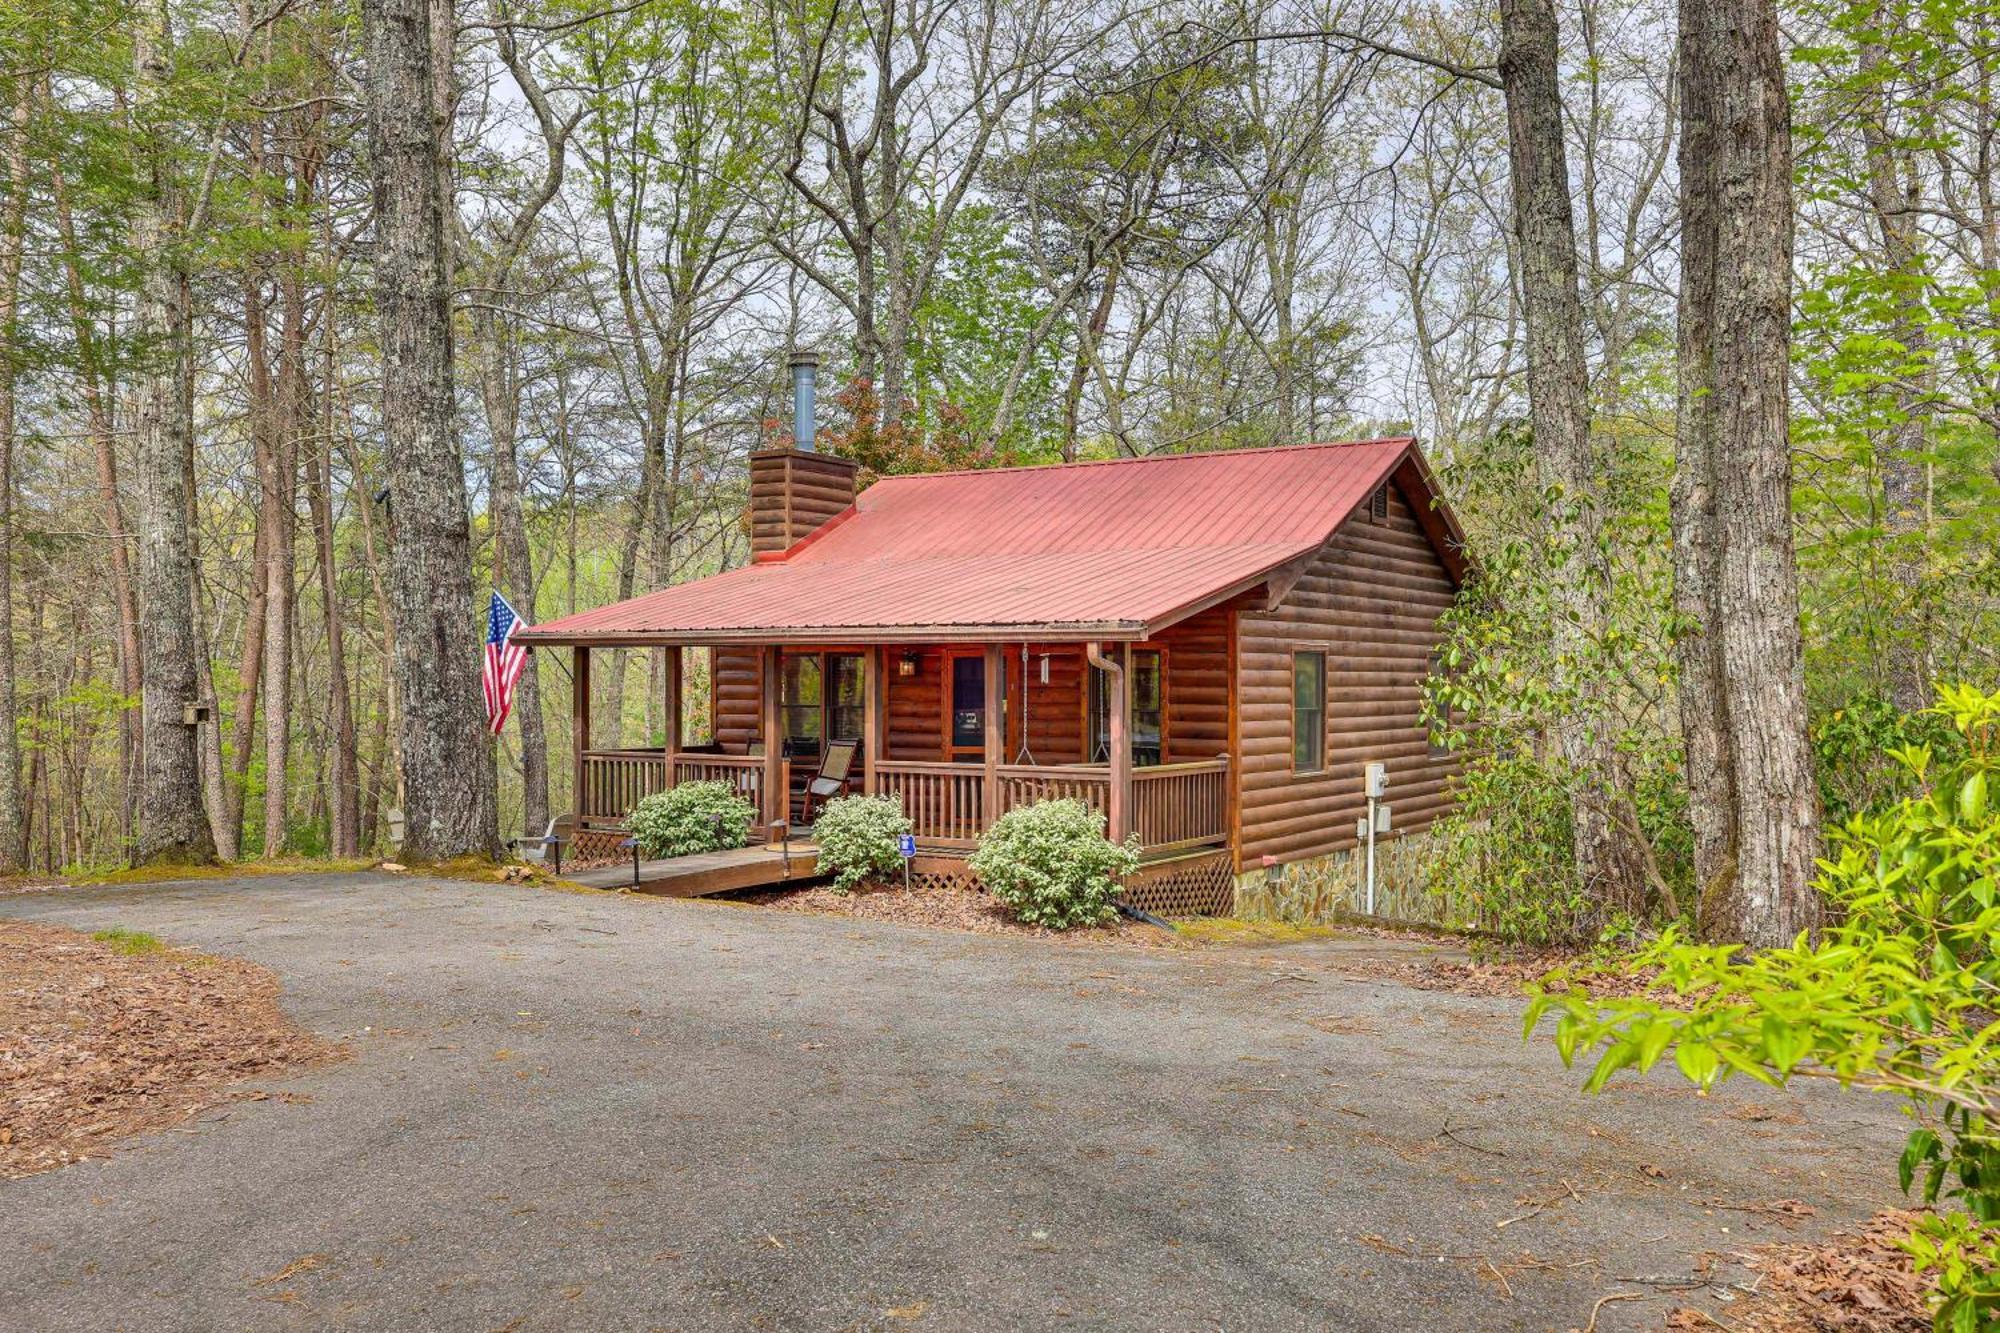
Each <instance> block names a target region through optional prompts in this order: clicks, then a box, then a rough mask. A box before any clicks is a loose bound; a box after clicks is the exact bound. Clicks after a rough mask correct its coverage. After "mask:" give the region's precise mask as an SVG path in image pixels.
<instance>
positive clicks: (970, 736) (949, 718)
mask: <svg viewBox="0 0 2000 1333" xmlns="http://www.w3.org/2000/svg"><path fill="white" fill-rule="evenodd" d="M944 667H945V671H944V696H945V697H944V708H945V713H944V753H945V758H946V759H948V760H950V761H951V762H952V763H954V764H979V763H984V762H985V761H986V651H985V650H984V649H982V648H972V649H954V650H952V651H950V652H947V653H946V654H945V659H944Z"/></svg>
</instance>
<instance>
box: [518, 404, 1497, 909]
mask: <svg viewBox="0 0 2000 1333" xmlns="http://www.w3.org/2000/svg"><path fill="white" fill-rule="evenodd" d="M804 420H806V421H809V420H810V416H809V415H806V416H805V417H804ZM802 435H803V439H802V441H801V443H802V445H803V447H790V448H784V449H772V450H767V451H764V452H761V453H758V454H755V455H753V456H752V458H751V460H750V515H749V520H750V534H751V550H752V556H751V560H750V563H748V564H747V565H745V566H743V567H741V568H737V569H733V570H729V571H727V572H724V573H720V574H716V575H713V576H710V577H707V578H702V579H697V580H694V581H692V582H689V583H683V584H679V585H676V586H674V587H670V588H663V589H661V590H659V591H657V592H652V593H647V594H645V595H643V596H639V597H634V598H632V599H630V600H627V601H622V602H618V603H615V604H612V605H609V606H604V607H600V608H597V609H595V610H590V611H583V612H579V613H577V614H575V615H571V616H566V617H564V618H562V619H560V620H555V621H552V622H550V623H547V624H544V625H541V626H538V627H536V628H534V629H532V630H523V631H521V632H520V634H519V637H520V639H521V640H522V641H523V642H526V643H530V644H532V645H534V646H535V647H537V648H542V649H557V648H568V649H570V650H571V651H572V652H573V654H574V661H573V667H572V671H571V678H572V680H573V682H574V688H575V695H574V700H575V702H574V708H573V725H574V728H575V735H574V738H573V739H574V752H575V763H576V771H575V774H574V780H575V786H574V790H575V791H576V792H577V793H579V801H578V804H579V807H580V808H579V809H578V810H577V812H576V815H577V817H578V819H579V821H580V827H584V828H591V827H596V828H615V827H616V826H618V825H619V824H620V823H621V822H622V821H623V820H624V818H625V817H626V814H627V813H628V812H629V810H630V809H631V807H632V805H633V804H634V803H636V802H637V801H638V800H639V799H640V798H641V797H643V796H645V795H647V794H648V793H651V792H654V791H659V790H663V789H665V788H667V787H670V786H672V785H673V784H676V783H682V782H689V781H697V780H704V779H720V780H723V781H726V782H729V783H731V784H733V785H734V786H735V787H736V788H737V789H738V790H739V791H740V792H742V793H743V794H744V795H745V796H746V797H747V798H748V799H749V800H750V801H751V802H752V803H753V804H754V805H756V806H757V807H758V808H759V810H760V811H761V812H762V817H763V819H764V820H765V821H766V822H767V823H769V824H771V825H773V826H775V825H777V824H778V823H779V822H780V821H786V822H788V823H789V822H792V821H794V820H795V819H796V818H797V813H798V811H799V801H800V795H801V793H802V791H803V789H804V787H805V785H806V783H807V782H808V781H809V780H810V779H811V778H812V776H813V775H814V773H815V772H816V771H817V769H818V766H819V762H820V758H821V756H822V754H823V753H824V751H825V747H826V745H827V744H828V742H829V741H831V740H836V739H851V740H855V741H858V742H859V743H860V749H859V762H858V763H857V764H856V765H855V770H854V773H853V775H852V777H851V779H850V785H851V789H852V790H854V791H859V792H867V793H876V794H882V795H887V796H892V797H894V798H896V799H897V800H899V801H901V802H902V805H903V808H904V810H905V812H906V813H907V814H908V816H909V818H910V820H911V821H912V824H913V826H914V831H915V834H916V837H917V839H918V841H919V846H920V849H921V860H920V863H919V865H920V868H921V869H922V870H923V872H924V873H925V874H930V875H952V874H961V875H962V874H966V873H968V872H965V871H964V870H963V858H964V856H965V854H966V853H967V852H968V851H969V850H970V849H971V848H972V847H973V846H974V844H975V843H976V841H977V839H978V837H979V835H980V833H981V831H982V830H983V829H984V828H986V827H987V826H988V825H989V824H990V823H991V822H992V821H993V820H995V819H997V818H998V817H999V816H1000V815H1001V814H1003V813H1004V812H1006V811H1008V810H1010V809H1013V808H1015V807H1017V806H1020V805H1024V804H1029V803H1032V802H1034V801H1037V800H1041V799H1045V798H1050V797H1074V798H1077V799H1080V800H1082V801H1084V802H1086V803H1088V804H1089V805H1091V806H1092V807H1094V808H1095V809H1097V810H1099V811H1101V812H1102V813H1103V814H1104V815H1105V816H1106V819H1107V821H1108V831H1109V833H1110V836H1111V837H1113V838H1114V839H1117V840H1120V841H1123V840H1125V839H1127V838H1130V837H1136V838H1137V839H1138V841H1139V843H1140V845H1141V847H1142V848H1143V852H1142V857H1143V860H1142V866H1141V870H1140V872H1139V874H1138V875H1137V876H1135V877H1134V879H1133V881H1132V882H1131V883H1130V884H1129V885H1128V889H1129V890H1130V891H1129V892H1128V895H1127V899H1128V901H1130V902H1132V903H1133V904H1134V905H1137V906H1146V907H1150V908H1151V909H1152V910H1156V911H1163V912H1170V913H1176V914H1226V913H1227V912H1228V911H1229V910H1230V907H1231V903H1232V898H1233V894H1234V892H1235V889H1236V886H1237V883H1238V880H1239V878H1240V877H1243V876H1245V875H1256V874H1261V873H1263V871H1264V870H1265V869H1266V868H1268V867H1270V866H1271V865H1273V864H1274V863H1288V862H1300V861H1307V860H1310V859H1312V858H1316V857H1324V856H1327V855H1329V854H1331V853H1336V852H1341V851H1343V850H1344V849H1350V848H1352V847H1353V846H1354V844H1355V842H1356V837H1357V833H1356V819H1357V816H1358V815H1360V814H1361V812H1362V811H1363V809H1364V808H1365V798H1364V796H1363V791H1362V784H1363V771H1364V766H1365V765H1367V764H1369V763H1371V762H1380V763H1382V764H1384V765H1385V766H1386V773H1387V779H1388V792H1387V795H1386V798H1385V799H1386V800H1388V801H1389V802H1390V803H1391V805H1392V808H1393V810H1394V813H1395V824H1396V827H1397V829H1398V831H1399V832H1403V833H1408V832H1414V831H1418V830H1421V829H1423V828H1425V827H1426V826H1428V825H1429V824H1430V823H1431V821H1433V820H1434V819H1436V818H1437V817H1438V815H1440V814H1441V813H1442V812H1443V811H1445V810H1446V809H1447V808H1448V804H1449V802H1450V800H1451V794H1450V782H1451V779H1452V777H1453V776H1454V773H1455V771H1456V764H1455V761H1454V759H1453V758H1452V757H1451V756H1450V755H1449V754H1447V753H1444V752H1442V751H1440V750H1439V749H1437V748H1436V747H1434V746H1433V745H1432V744H1431V743H1430V738H1429V735H1428V733H1427V731H1426V728H1425V726H1424V723H1423V721H1422V719H1421V716H1420V704H1421V698H1422V690H1421V682H1422V681H1423V679H1424V677H1425V676H1426V674H1427V673H1428V671H1429V666H1430V662H1431V658H1432V654H1433V652H1434V650H1435V649H1436V646H1437V642H1438V637H1439V630H1438V618H1439V616H1440V615H1441V614H1442V613H1443V612H1444V611H1445V610H1446V608H1447V607H1448V606H1449V605H1450V604H1451V601H1452V599H1453V597H1454V595H1455V593H1456V591H1457V589H1458V586H1459V583H1460V581H1461V579H1462V578H1463V576H1464V572H1465V548H1464V540H1463V536H1462V534H1461V532H1460V530H1459V528H1458V526H1457V524H1456V522H1455V521H1454V519H1453V517H1452V515H1451V513H1450V511H1449V510H1448V509H1447V508H1446V507H1445V506H1444V504H1443V503H1442V502H1441V500H1440V497H1439V495H1438V491H1437V487H1436V485H1435V483H1434V481H1433V479H1432V476H1431V473H1430V471H1429V469H1428V468H1427V466H1426V465H1425V462H1424V459H1423V455H1422V453H1421V452H1420V450H1419V449H1418V446H1417V443H1416V441H1415V440H1412V439H1408V438H1399V439H1376V440H1355V441H1346V442H1340V443H1328V444H1309V445H1296V446H1279V447H1274V448H1263V449H1243V450H1234V451H1228V452H1218V453H1190V454H1176V455H1170V456H1156V457H1146V458H1137V459H1120V460H1115V461H1106V462H1086V463H1072V464H1057V465H1050V466H1039V467H1013V468H998V469H991V470H984V471H970V472H948V473H933V474H926V475H914V476H892V477H884V478H882V479H880V480H878V481H876V482H875V483H874V484H873V485H871V486H869V487H868V488H867V489H865V490H863V491H861V492H860V493H859V494H857V493H856V489H855V481H856V472H857V467H856V464H855V463H854V462H853V461H852V460H850V459H845V458H840V457H836V456H833V455H831V454H827V453H823V452H818V451H816V450H814V449H813V448H812V447H811V435H810V432H809V431H804V432H802ZM614 648H625V649H634V648H653V649H664V650H666V651H665V652H664V653H663V654H662V657H663V659H664V670H663V671H662V673H661V675H662V676H663V677H664V690H665V698H664V701H663V703H664V716H665V727H664V733H665V744H663V745H661V746H659V747H657V748H643V749H632V748H617V749H600V748H596V747H594V746H593V744H592V737H591V716H590V696H591V690H590V671H591V660H592V653H593V652H595V651H599V650H604V649H614ZM688 650H705V651H706V652H707V653H708V655H709V657H708V666H709V669H708V672H707V675H708V687H709V701H708V704H709V706H708V718H709V726H708V728H707V734H706V735H705V736H700V737H697V736H693V735H689V734H687V732H688V728H687V727H685V726H684V725H683V723H684V719H683V712H684V710H683V688H682V680H683V674H684V662H685V656H684V655H685V653H686V652H687V651H688Z"/></svg>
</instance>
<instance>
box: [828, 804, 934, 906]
mask: <svg viewBox="0 0 2000 1333" xmlns="http://www.w3.org/2000/svg"><path fill="white" fill-rule="evenodd" d="M909 831H910V817H909V816H908V815H906V814H904V813H903V803H902V802H901V801H899V800H897V799H896V798H895V797H893V796H843V797H841V798H839V799H838V800H833V801H828V802H827V803H826V806H825V808H823V809H822V810H821V811H820V812H819V818H818V819H815V820H814V821H813V826H812V838H813V842H814V844H815V845H816V846H817V847H818V848H819V868H820V869H821V870H822V871H832V872H833V887H834V888H835V889H836V890H837V891H839V892H841V893H847V892H850V891H852V890H853V889H854V888H855V886H857V885H859V884H860V883H861V882H862V881H863V880H866V879H871V878H875V877H877V876H881V877H884V878H886V877H888V876H890V875H893V874H895V873H896V872H897V871H898V870H900V869H902V866H903V854H902V851H901V850H900V849H899V847H898V845H897V844H898V843H899V842H900V841H901V839H902V837H903V835H904V834H906V833H908V832H909Z"/></svg>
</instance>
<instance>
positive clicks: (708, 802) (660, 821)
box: [626, 782, 757, 857]
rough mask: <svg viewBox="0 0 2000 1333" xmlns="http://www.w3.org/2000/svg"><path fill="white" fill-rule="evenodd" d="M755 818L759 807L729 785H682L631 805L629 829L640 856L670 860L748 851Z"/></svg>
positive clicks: (694, 783)
mask: <svg viewBox="0 0 2000 1333" xmlns="http://www.w3.org/2000/svg"><path fill="white" fill-rule="evenodd" d="M756 818H757V811H756V808H755V807H753V806H752V805H751V804H750V802H748V801H746V800H744V799H743V798H742V797H741V796H739V795H737V793H736V789H735V788H734V787H732V786H730V785H729V784H728V783H726V782H684V783H682V784H681V785H680V786H678V787H675V788H674V789H673V790H672V791H662V792H655V793H653V794H652V795H651V796H648V797H646V798H645V799H644V800H642V801H640V802H639V804H637V805H635V806H633V807H632V817H631V818H630V819H629V820H627V821H626V824H627V827H629V828H630V829H631V830H632V836H633V837H634V838H637V839H638V840H639V850H640V851H642V852H644V853H645V854H646V855H647V856H649V857H667V856H687V855H689V854H690V853H693V852H714V851H720V850H722V849H723V848H725V847H742V846H745V845H746V844H748V843H749V841H750V824H751V821H752V820H754V819H756Z"/></svg>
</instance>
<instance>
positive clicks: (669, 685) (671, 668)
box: [660, 644, 681, 787]
mask: <svg viewBox="0 0 2000 1333" xmlns="http://www.w3.org/2000/svg"><path fill="white" fill-rule="evenodd" d="M660 653H661V660H660V683H661V685H662V686H663V687H664V688H665V690H666V696H667V697H666V698H665V699H664V700H663V701H662V702H664V703H665V705H666V708H665V710H664V712H665V716H666V743H665V747H664V748H665V749H666V754H667V785H668V786H670V787H671V786H672V785H673V782H674V769H673V764H674V752H675V751H676V750H679V749H680V748H681V647H680V645H679V644H674V645H673V646H672V647H669V648H662V649H661V650H660Z"/></svg>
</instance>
